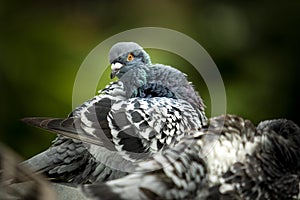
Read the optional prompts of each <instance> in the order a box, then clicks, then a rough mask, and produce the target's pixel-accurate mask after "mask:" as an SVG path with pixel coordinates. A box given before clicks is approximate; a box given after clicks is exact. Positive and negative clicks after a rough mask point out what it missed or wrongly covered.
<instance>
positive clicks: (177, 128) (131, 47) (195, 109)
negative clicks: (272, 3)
mask: <svg viewBox="0 0 300 200" xmlns="http://www.w3.org/2000/svg"><path fill="white" fill-rule="evenodd" d="M109 61H110V63H111V78H114V77H117V78H118V80H117V81H115V82H112V83H110V84H108V85H107V86H106V87H105V88H104V89H103V90H101V91H99V94H98V95H96V96H95V97H93V98H92V99H90V100H88V101H86V102H84V103H83V104H82V105H80V106H78V107H77V108H75V109H74V110H73V111H72V112H71V113H70V114H69V116H68V117H67V118H40V117H33V118H24V119H23V121H24V122H26V123H28V124H30V125H33V126H36V127H39V128H42V129H46V130H49V131H51V132H54V133H57V134H59V135H58V136H57V138H56V139H55V140H54V141H53V142H52V145H51V146H50V147H49V148H48V149H47V150H45V151H44V152H41V153H39V154H38V155H36V156H34V157H32V158H30V159H28V160H27V161H25V162H23V163H22V164H24V165H27V166H30V167H31V168H33V169H34V170H35V171H39V172H43V173H45V174H47V175H48V176H49V177H50V178H52V179H53V181H61V182H68V183H74V184H82V183H90V182H101V181H106V180H112V179H116V178H120V177H123V176H125V175H127V174H128V172H130V169H131V168H133V169H134V166H133V165H132V163H134V162H136V161H138V160H145V159H148V158H149V157H151V156H153V155H154V154H155V153H157V152H161V151H163V150H164V149H166V148H167V147H168V146H173V145H175V144H176V143H178V142H179V141H180V140H181V138H182V137H184V136H185V134H189V133H188V132H186V131H184V130H197V129H199V128H201V127H202V126H204V125H205V124H206V121H207V118H206V116H205V113H204V108H205V106H204V104H203V102H202V99H201V97H200V95H199V94H198V92H196V91H195V89H194V87H193V85H192V84H191V83H190V82H188V80H187V78H186V75H185V74H184V73H182V72H181V71H179V70H177V69H175V68H173V67H171V66H166V65H162V64H152V63H151V60H150V57H149V55H148V54H147V53H146V52H145V50H144V49H143V48H142V47H141V46H139V45H138V44H136V43H134V42H120V43H117V44H115V45H114V46H112V48H111V50H110V52H109ZM125 169H126V170H125Z"/></svg>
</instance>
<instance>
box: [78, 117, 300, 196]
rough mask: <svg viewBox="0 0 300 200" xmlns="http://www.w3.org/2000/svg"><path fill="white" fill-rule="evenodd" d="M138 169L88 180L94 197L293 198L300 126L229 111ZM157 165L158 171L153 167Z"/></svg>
mask: <svg viewBox="0 0 300 200" xmlns="http://www.w3.org/2000/svg"><path fill="white" fill-rule="evenodd" d="M209 124H210V126H207V127H204V128H202V129H201V130H200V131H197V132H195V134H194V135H193V136H187V137H184V138H183V139H182V140H181V142H180V143H178V145H176V146H175V147H171V148H170V149H168V150H166V151H165V152H163V153H162V154H161V155H156V156H155V157H153V158H152V160H150V161H143V162H140V163H139V164H138V165H137V167H136V172H135V173H132V174H130V175H127V176H125V177H123V178H120V179H117V180H113V181H108V182H107V183H102V184H100V183H98V184H92V185H84V186H83V187H82V190H83V192H84V193H85V194H86V195H87V197H90V198H91V199H292V198H296V197H297V195H298V194H299V153H300V145H299V144H300V133H299V127H298V126H297V125H296V124H294V123H293V122H291V121H288V120H271V121H264V122H262V123H260V124H259V125H258V127H257V128H256V127H255V126H254V125H253V124H252V123H251V122H250V121H249V120H244V119H242V118H240V117H238V116H234V115H226V116H220V117H214V118H211V119H209ZM152 169H153V170H155V169H156V171H152Z"/></svg>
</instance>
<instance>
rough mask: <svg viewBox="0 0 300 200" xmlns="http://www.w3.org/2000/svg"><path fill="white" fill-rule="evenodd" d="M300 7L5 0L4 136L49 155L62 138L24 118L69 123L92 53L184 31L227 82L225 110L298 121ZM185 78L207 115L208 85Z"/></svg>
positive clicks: (23, 150) (165, 57)
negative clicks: (137, 32)
mask: <svg viewBox="0 0 300 200" xmlns="http://www.w3.org/2000/svg"><path fill="white" fill-rule="evenodd" d="M299 10H300V1H264V2H261V1H251V2H250V1H247V2H246V1H243V2H241V1H228V2H227V3H225V2H221V1H210V2H209V1H196V0H195V1H179V0H152V1H132V0H131V1H113V0H110V1H89V2H87V1H55V0H54V1H53V0H52V1H14V0H12V1H8V0H7V1H3V0H2V1H1V2H0V18H1V22H0V23H1V31H0V39H1V46H0V90H1V98H0V105H1V120H0V131H1V135H0V139H1V141H2V142H4V143H6V144H8V145H9V146H11V147H12V148H13V149H14V150H16V151H17V152H18V153H19V154H21V155H22V156H23V157H24V158H28V157H29V156H32V155H34V154H36V153H37V152H40V151H42V150H43V149H45V148H47V147H48V146H49V145H50V141H51V140H52V139H53V138H54V137H55V135H53V134H50V133H47V132H46V131H42V130H39V129H36V128H33V127H29V126H27V125H25V124H23V123H21V122H20V121H19V119H20V118H23V117H28V116H55V117H64V116H66V115H67V114H68V113H69V112H70V111H71V109H72V108H71V105H72V88H73V83H74V80H75V76H76V72H77V70H78V69H79V67H80V64H81V63H82V61H83V60H84V58H85V57H86V56H87V54H88V53H89V52H90V51H91V50H92V49H93V48H94V47H95V46H96V45H98V44H99V43H100V42H102V41H103V40H105V39H106V38H108V37H110V36H112V35H114V34H117V33H119V32H122V31H125V30H128V29H132V28H137V27H145V26H156V27H165V28H170V29H174V30H177V31H180V32H182V33H185V34H187V35H189V36H190V37H192V38H193V39H195V40H196V41H198V42H199V43H200V44H201V45H202V46H203V47H204V48H205V49H206V50H207V51H208V53H209V54H210V55H211V57H212V58H213V60H214V61H215V63H216V64H217V66H218V68H219V70H220V72H221V74H222V78H223V80H224V83H225V87H226V92H227V105H228V106H227V113H235V114H238V115H241V116H243V117H245V118H248V119H251V120H252V121H253V122H254V123H258V122H259V121H261V120H264V119H271V118H279V117H281V118H289V119H292V120H294V121H295V122H297V123H298V124H299V122H300V117H299V114H298V111H299V102H300V95H299V83H298V82H299V81H298V80H299V78H300V76H299V75H300V73H299V66H298V65H299V56H300V55H299V54H300V39H299V36H300V14H299ZM174 42H176V41H174ZM149 53H150V54H151V56H152V60H153V61H154V62H155V61H158V62H162V63H166V64H170V65H173V66H175V67H180V66H182V65H188V63H187V62H186V61H185V60H183V59H182V58H179V57H178V56H175V55H173V54H170V53H166V52H159V51H155V50H150V51H149ZM185 69H186V68H185ZM185 73H187V74H190V76H189V78H190V80H191V81H193V82H194V83H195V84H196V87H197V89H198V90H199V91H201V95H202V97H203V99H204V101H205V102H206V104H207V107H208V111H209V107H210V99H209V94H208V93H207V89H206V86H205V85H204V84H203V83H202V82H201V78H199V76H197V75H195V73H192V72H190V71H185ZM101 80H102V79H101ZM105 81H109V79H108V78H106V79H105V78H104V79H103V80H102V81H101V83H100V85H105V84H106V83H105ZM208 115H209V112H208Z"/></svg>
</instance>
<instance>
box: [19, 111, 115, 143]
mask: <svg viewBox="0 0 300 200" xmlns="http://www.w3.org/2000/svg"><path fill="white" fill-rule="evenodd" d="M22 121H23V122H25V123H27V124H29V125H32V126H35V127H38V128H42V129H45V130H48V131H51V132H53V133H56V134H60V135H63V136H65V137H68V138H71V139H76V140H80V141H82V142H85V143H88V144H93V145H97V146H102V147H103V146H105V147H107V148H109V147H110V146H109V145H108V144H109V143H107V142H106V143H105V145H104V144H103V141H101V140H100V139H99V138H95V137H93V136H90V135H87V134H86V133H85V132H84V131H83V130H82V129H81V128H80V123H81V122H80V119H78V118H73V117H71V118H66V119H65V118H45V117H29V118H23V119H22Z"/></svg>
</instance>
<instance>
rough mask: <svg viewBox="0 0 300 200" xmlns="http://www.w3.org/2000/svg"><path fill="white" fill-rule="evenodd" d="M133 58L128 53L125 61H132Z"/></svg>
mask: <svg viewBox="0 0 300 200" xmlns="http://www.w3.org/2000/svg"><path fill="white" fill-rule="evenodd" d="M133 58H134V56H133V55H132V54H131V53H130V54H128V56H127V61H132V60H133Z"/></svg>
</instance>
